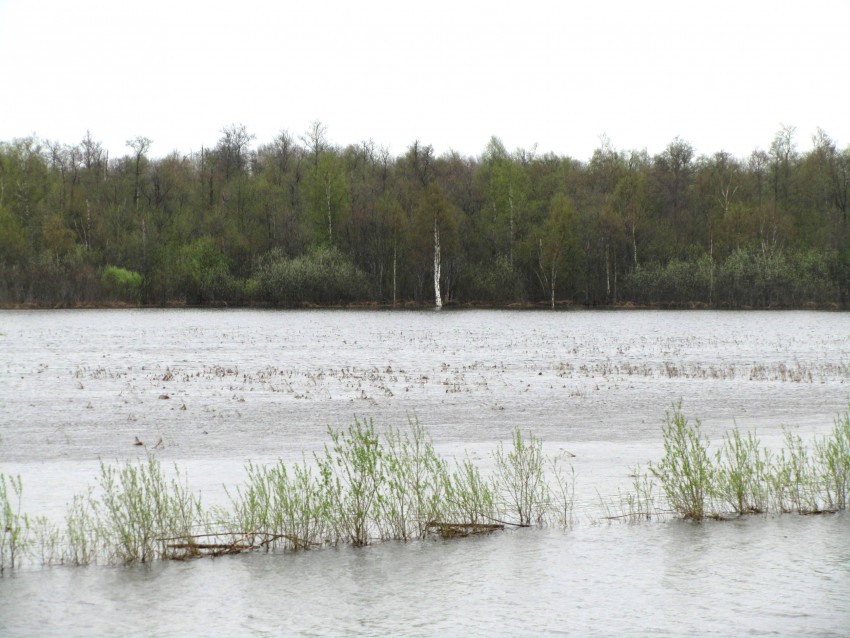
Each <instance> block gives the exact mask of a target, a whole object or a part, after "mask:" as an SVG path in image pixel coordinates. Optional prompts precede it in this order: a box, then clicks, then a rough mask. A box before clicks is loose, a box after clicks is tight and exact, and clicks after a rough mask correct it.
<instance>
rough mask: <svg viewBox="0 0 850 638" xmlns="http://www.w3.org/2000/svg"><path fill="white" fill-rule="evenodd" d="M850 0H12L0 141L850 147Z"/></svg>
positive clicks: (394, 147) (0, 2) (3, 30)
mask: <svg viewBox="0 0 850 638" xmlns="http://www.w3.org/2000/svg"><path fill="white" fill-rule="evenodd" d="M848 29H850V1H848V0H823V1H818V0H808V1H803V0H799V1H796V2H785V1H781V0H772V1H761V0H758V1H748V0H732V1H727V0H705V1H702V2H687V1H685V0H675V1H674V0H671V1H660V0H645V1H636V0H633V1H620V0H595V1H592V2H591V1H583V2H569V1H567V0H561V1H551V2H549V1H542V0H520V1H517V0H513V1H510V2H503V1H500V0H491V1H489V2H471V1H470V2H466V1H464V0H452V1H444V0H426V1H423V2H416V3H412V2H403V1H398V0H396V1H374V2H372V1H369V0H359V1H357V0H347V1H345V0H327V1H309V0H298V1H296V2H290V1H288V0H278V1H276V2H263V1H255V0H239V1H236V2H233V1H227V2H220V1H215V0H208V1H206V2H183V1H181V0H170V1H168V2H163V1H160V0H145V1H134V2H125V1H124V0H75V1H71V0H58V1H50V0H0V86H1V87H2V89H0V140H3V141H8V140H11V139H12V138H15V137H23V136H26V135H30V134H33V133H34V134H36V135H38V136H39V137H41V138H42V139H49V140H58V141H60V142H64V143H75V142H79V141H80V140H81V139H82V138H83V136H84V135H85V132H86V130H87V129H89V130H91V132H92V135H93V137H94V138H95V139H96V140H99V141H101V142H102V143H103V144H104V146H105V147H106V148H108V149H109V151H110V155H111V156H112V157H115V156H119V155H123V154H125V153H127V152H129V149H128V148H127V147H126V146H125V141H126V140H127V139H129V138H132V137H135V136H137V135H145V136H147V137H149V138H151V139H152V140H153V145H152V148H151V151H150V152H151V155H153V156H156V157H161V156H163V155H166V154H167V153H169V152H171V151H172V150H175V149H176V150H179V151H181V152H184V153H188V152H189V151H191V150H197V149H199V148H200V147H201V145H206V146H210V145H214V144H215V143H216V141H217V140H218V138H219V137H220V131H221V129H222V128H223V127H224V126H226V125H229V124H233V123H243V124H245V125H246V126H247V128H248V130H249V132H251V133H253V134H254V135H256V140H255V145H256V144H258V143H266V142H269V141H271V140H272V139H273V137H274V136H275V135H276V134H277V133H278V132H280V131H281V130H283V129H287V130H289V131H290V132H291V133H293V134H294V135H296V136H300V135H302V134H303V133H304V132H305V131H306V129H307V128H308V126H309V124H310V122H312V121H313V120H320V121H321V122H323V123H324V124H325V125H326V126H327V132H328V137H329V139H330V141H331V142H333V143H335V144H340V145H344V144H348V143H356V142H360V141H363V140H366V139H369V138H371V139H373V140H374V141H375V143H376V144H378V145H383V146H386V147H388V148H389V150H390V152H391V153H393V154H394V155H399V154H401V153H403V152H404V150H405V149H406V148H407V146H409V144H410V143H411V142H413V140H415V139H419V140H421V141H422V142H424V143H428V144H432V145H433V146H434V147H435V150H436V151H437V152H438V153H442V152H444V151H446V150H449V149H454V150H457V151H459V152H461V153H463V154H465V155H479V154H480V153H481V152H482V151H483V149H484V146H485V145H486V143H487V141H488V140H489V138H490V136H491V135H497V136H499V137H501V138H502V140H503V141H504V143H505V145H506V146H507V147H508V148H509V149H514V148H517V147H523V148H530V147H531V146H533V145H534V144H537V146H538V150H539V151H541V152H545V151H554V152H556V153H558V154H562V155H570V156H572V157H575V158H578V159H581V160H586V159H588V158H589V157H590V155H591V154H592V152H593V149H594V148H597V147H598V146H599V136H600V135H602V134H603V133H604V134H607V135H608V137H609V138H610V139H611V142H612V143H613V145H614V146H615V147H616V148H618V149H631V148H638V149H640V148H646V149H647V150H648V151H649V152H650V153H651V154H654V153H657V152H659V151H661V150H662V149H663V148H664V147H665V146H666V145H667V144H668V143H669V142H670V141H671V140H672V139H673V138H674V137H675V136H677V135H678V136H681V137H682V138H683V139H685V140H687V141H689V142H690V143H691V144H693V146H694V147H695V148H696V150H697V151H698V152H699V153H713V152H715V151H719V150H727V151H729V152H731V153H733V154H735V155H738V156H744V155H748V154H749V153H750V152H751V151H752V150H754V149H755V148H757V147H761V148H767V147H769V145H770V142H771V140H772V139H773V136H774V134H775V133H776V131H777V130H778V129H779V127H780V123H784V124H788V125H794V126H796V127H797V142H798V145H799V147H800V148H801V149H803V150H805V149H807V148H809V147H810V138H811V135H812V134H813V133H814V131H815V128H816V127H818V126H820V127H822V128H824V129H825V130H826V131H827V132H828V133H829V134H830V135H831V136H832V137H833V138H834V139H836V140H837V141H838V142H839V144H840V145H841V147H846V146H847V145H848V143H850V43H849V42H850V40H848V36H847V33H848Z"/></svg>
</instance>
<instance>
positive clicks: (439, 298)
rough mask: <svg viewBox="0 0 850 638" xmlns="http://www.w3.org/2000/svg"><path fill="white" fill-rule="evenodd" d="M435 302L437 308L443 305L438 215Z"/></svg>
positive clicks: (435, 233) (435, 228)
mask: <svg viewBox="0 0 850 638" xmlns="http://www.w3.org/2000/svg"><path fill="white" fill-rule="evenodd" d="M434 303H435V305H436V307H437V308H442V307H443V297H442V295H441V294H440V227H439V226H437V217H436V216H435V217H434Z"/></svg>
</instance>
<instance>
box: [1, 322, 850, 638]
mask: <svg viewBox="0 0 850 638" xmlns="http://www.w3.org/2000/svg"><path fill="white" fill-rule="evenodd" d="M848 366H850V314H846V313H818V312H775V313H774V312H771V313H760V312H751V313H732V312H729V313H713V312H690V313H687V312H643V311H635V312H614V313H611V312H559V313H549V312H499V311H455V312H452V311H448V312H445V311H444V312H441V313H433V312H392V313H391V312H360V311H310V312H294V311H291V312H272V311H268V312H264V311H188V310H186V311H155V310H151V311H49V312H30V311H14V312H0V472H4V473H6V474H18V473H19V474H21V475H22V477H23V480H24V509H25V510H26V511H28V512H29V513H30V514H32V515H42V514H43V515H46V516H48V517H51V518H54V519H56V520H59V519H61V517H62V515H63V513H64V509H65V505H66V503H67V502H68V501H69V500H70V499H71V497H72V496H73V494H75V493H77V492H80V491H81V490H83V489H84V488H85V487H86V486H87V485H90V484H92V483H93V481H94V479H95V477H96V474H97V467H98V462H99V459H103V460H105V461H107V462H108V461H113V460H123V459H128V458H136V457H141V456H144V454H145V453H146V450H147V451H151V452H152V453H153V454H155V455H157V457H158V458H160V459H162V460H163V461H164V462H165V463H167V464H169V463H171V462H172V461H174V462H176V463H177V464H178V465H179V466H181V467H182V468H185V470H186V471H187V472H188V477H189V482H190V485H191V486H192V487H193V489H196V490H198V491H199V492H201V493H202V495H203V498H204V501H205V503H206V504H214V503H223V502H225V500H226V497H225V495H224V491H223V489H222V484H223V483H224V484H228V485H231V486H232V485H235V484H237V483H238V482H239V481H241V479H242V478H243V470H242V468H243V464H244V462H245V461H246V460H248V459H251V460H254V461H259V462H264V461H273V460H275V459H278V458H283V459H285V460H292V459H297V458H300V456H301V454H302V453H307V454H310V453H312V452H313V451H315V450H319V449H320V448H321V446H322V445H323V444H324V443H325V441H326V440H327V437H326V426H327V425H328V424H331V425H334V426H335V427H345V426H347V425H348V424H349V423H350V422H351V421H352V419H353V416H354V415H358V416H361V417H373V418H374V420H375V423H376V425H377V426H378V427H381V426H382V425H386V424H393V425H404V424H405V423H406V422H407V419H408V417H410V416H416V417H418V418H419V420H420V421H421V422H422V423H423V424H424V425H425V426H426V427H427V428H428V430H429V431H430V432H431V434H432V436H433V438H434V440H435V442H436V444H437V447H438V450H439V451H440V452H442V453H443V454H444V455H446V456H457V455H462V454H464V453H469V454H470V456H472V457H473V458H474V459H475V460H477V461H478V462H479V463H480V465H481V466H482V467H483V468H484V469H486V468H487V467H488V464H489V462H490V461H489V454H490V452H491V450H492V449H493V447H494V445H495V444H496V442H497V441H499V440H503V439H506V438H507V437H508V436H509V434H510V432H511V430H512V429H513V428H514V427H515V426H516V425H519V426H521V427H522V428H523V429H530V430H531V431H533V432H534V433H535V434H537V435H538V436H541V437H542V438H543V440H544V442H545V443H544V444H545V449H546V451H547V452H549V453H551V454H556V453H561V452H569V453H570V454H573V455H575V456H574V457H572V463H573V466H574V468H575V473H576V479H575V481H576V486H575V487H576V497H577V519H578V522H577V524H576V526H575V527H574V529H572V530H570V531H560V530H551V529H550V530H535V529H531V530H519V531H513V532H508V533H504V534H498V535H495V536H491V537H488V538H477V539H467V540H462V541H454V542H443V541H423V542H416V543H409V544H407V545H404V544H396V543H387V544H378V545H374V546H371V547H368V548H366V549H359V550H355V549H352V548H348V547H343V548H338V549H327V550H320V551H314V552H309V553H303V554H297V555H291V554H272V555H267V554H252V555H243V556H237V557H229V558H223V559H216V560H204V561H195V562H190V563H158V564H154V565H151V566H143V567H132V568H123V567H120V568H119V567H104V566H95V567H87V568H70V567H53V568H39V567H35V566H33V567H30V568H27V569H24V570H21V571H19V572H17V573H16V574H14V575H13V576H11V577H9V576H4V577H2V578H0V635H4V636H5V635H33V634H40V635H98V634H110V635H115V634H122V635H127V634H137V635H196V634H197V635H234V634H235V635H244V634H259V635H286V634H313V635H338V634H363V635H375V634H382V635H403V634H408V635H450V634H456V635H468V634H483V635H517V634H552V633H566V634H573V635H592V634H598V635H610V634H617V635H694V634H698V635H706V634H716V635H742V634H775V635H805V634H810V635H830V634H831V635H847V633H848V631H849V630H848V627H850V517H848V516H847V515H846V514H839V515H834V516H822V517H799V516H792V515H788V516H782V517H770V518H761V517H756V518H750V519H745V520H740V521H733V522H725V523H718V522H713V523H706V524H701V525H695V524H690V523H684V522H679V521H671V522H666V523H647V524H641V525H627V524H618V523H608V522H603V516H604V514H605V510H606V509H607V508H614V509H615V508H616V503H617V502H618V494H619V493H620V491H624V490H627V489H629V487H630V484H631V479H630V478H629V475H630V474H631V472H632V468H633V467H634V466H635V465H638V464H646V463H647V462H648V461H650V460H653V459H655V460H657V459H659V458H660V456H661V452H662V450H661V436H660V432H661V429H660V424H661V421H662V419H663V415H664V411H665V409H667V408H668V407H669V406H670V404H671V402H672V401H676V400H678V399H680V398H681V399H682V401H683V408H684V410H685V412H686V413H687V414H689V415H691V416H694V417H700V418H701V419H702V422H703V425H704V431H705V432H706V433H707V434H708V435H709V437H710V438H711V439H712V440H713V441H719V440H720V437H721V435H722V433H723V432H724V431H725V430H726V429H728V428H729V427H731V426H732V424H733V421H736V422H737V423H738V424H739V426H741V427H742V428H746V429H756V430H757V432H758V434H759V435H760V437H761V439H762V442H763V443H764V444H766V445H768V446H769V447H772V448H773V449H778V448H779V446H780V444H781V426H783V425H785V426H787V427H789V428H791V429H792V430H794V431H795V432H799V433H801V434H802V435H803V436H804V438H805V437H810V436H813V435H819V434H824V433H826V432H827V431H828V430H829V429H830V428H831V426H832V420H833V417H834V416H835V415H836V414H837V413H838V412H841V411H844V410H845V409H846V408H847V401H848V394H850V367H848ZM165 397H167V398H165ZM135 437H138V438H139V439H140V440H142V441H144V442H145V443H146V448H145V447H138V446H135V445H133V442H134V440H135ZM157 444H159V445H158V446H157ZM155 447H156V449H154V448H155Z"/></svg>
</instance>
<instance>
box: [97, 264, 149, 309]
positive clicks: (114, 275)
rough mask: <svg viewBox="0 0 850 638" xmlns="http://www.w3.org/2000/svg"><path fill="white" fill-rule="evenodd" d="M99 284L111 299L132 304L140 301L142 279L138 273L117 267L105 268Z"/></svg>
mask: <svg viewBox="0 0 850 638" xmlns="http://www.w3.org/2000/svg"><path fill="white" fill-rule="evenodd" d="M100 282H101V283H102V284H103V290H104V292H105V293H106V294H107V295H108V296H109V297H110V298H111V299H119V300H121V301H128V302H132V303H138V302H139V301H140V300H141V295H142V283H143V278H142V275H141V274H140V273H137V272H135V271H133V270H127V269H126V268H121V267H119V266H106V267H105V268H104V269H103V271H102V272H101V275H100Z"/></svg>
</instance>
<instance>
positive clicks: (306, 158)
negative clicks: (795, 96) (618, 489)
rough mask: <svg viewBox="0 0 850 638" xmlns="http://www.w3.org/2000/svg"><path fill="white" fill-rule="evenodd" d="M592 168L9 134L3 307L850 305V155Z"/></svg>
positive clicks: (531, 155)
mask: <svg viewBox="0 0 850 638" xmlns="http://www.w3.org/2000/svg"><path fill="white" fill-rule="evenodd" d="M812 141H813V144H812V148H811V150H810V151H808V152H804V153H803V152H799V151H798V149H797V140H796V139H795V129H794V128H793V127H787V126H783V127H781V129H780V130H779V131H778V132H777V134H776V136H775V138H774V139H773V140H772V141H770V143H769V149H768V150H766V151H765V150H754V151H753V152H752V153H751V154H750V155H749V157H746V158H737V157H733V156H731V155H729V154H728V153H724V152H717V153H715V154H713V155H710V156H697V155H696V153H695V151H694V149H693V147H692V146H691V145H690V144H689V143H687V142H686V141H685V140H682V139H680V138H676V139H674V140H673V141H671V142H670V144H669V145H668V146H667V147H666V148H665V149H664V150H663V152H661V153H660V154H658V155H654V156H650V155H649V154H648V153H647V152H646V151H621V150H617V149H615V148H614V147H613V146H612V145H611V143H610V142H609V141H608V140H607V139H605V138H604V137H603V138H602V139H601V141H600V145H599V148H598V149H596V151H595V152H594V153H593V156H592V157H591V158H590V160H589V161H587V162H582V161H578V160H575V159H571V158H569V157H560V156H556V155H553V154H538V153H537V152H536V151H535V150H533V149H532V150H523V149H518V150H515V151H509V150H508V149H506V148H505V146H504V144H502V142H501V141H500V140H499V139H498V138H495V137H494V138H492V139H491V140H490V142H489V143H488V144H487V146H486V148H484V149H483V152H482V153H481V155H480V156H479V157H474V158H473V157H465V156H462V155H460V154H457V153H447V154H444V155H440V156H437V155H436V154H435V153H434V151H433V149H432V147H430V146H428V145H425V144H422V143H420V142H418V141H417V142H414V143H413V144H411V145H410V147H409V148H408V149H407V150H406V152H404V154H402V155H401V156H399V157H393V156H391V155H390V154H389V152H388V151H387V150H385V149H383V148H381V147H379V146H376V145H375V144H374V143H372V142H371V141H370V142H365V143H360V144H356V145H349V146H345V147H339V146H336V145H333V144H331V143H330V142H329V140H328V136H327V131H326V128H325V126H324V125H323V124H321V123H320V122H314V123H313V124H312V125H311V126H310V128H309V130H308V131H306V132H305V133H304V134H303V135H293V134H290V133H289V132H283V133H281V134H280V135H279V136H278V137H277V138H276V139H274V140H272V141H271V142H269V143H266V144H255V143H254V136H253V135H251V134H250V133H249V131H248V130H247V129H246V128H245V127H244V126H242V125H232V126H228V127H226V128H224V129H222V131H221V137H220V138H219V139H218V142H217V143H216V144H215V145H214V146H212V147H210V148H201V149H200V150H199V151H195V152H191V153H189V154H182V153H178V152H174V153H172V154H171V155H168V156H167V157H162V158H158V159H157V158H153V157H150V156H149V152H148V151H149V149H150V145H151V140H149V139H147V138H145V137H137V138H135V139H132V140H129V141H128V142H127V153H126V154H125V155H124V156H122V157H117V158H111V157H109V156H108V154H107V153H106V152H105V151H104V149H103V146H102V144H100V143H99V142H97V141H95V139H93V137H92V135H91V134H90V133H87V134H86V136H85V138H84V139H83V140H82V141H81V142H80V143H78V144H70V145H68V144H64V143H59V142H51V141H43V140H39V139H37V138H34V137H29V138H25V139H16V140H12V141H10V142H5V143H0V304H2V305H5V306H21V305H23V306H27V305H36V306H50V307H53V306H61V307H73V306H87V305H98V304H113V303H127V304H145V305H157V304H182V303H185V304H192V305H195V304H213V305H224V304H227V305H280V306H302V305H311V304H317V305H335V304H352V303H365V304H381V305H395V304H399V305H401V304H411V303H413V304H429V305H433V304H435V303H436V305H441V304H466V303H479V304H490V305H499V306H508V305H513V304H534V305H541V306H544V307H545V306H554V305H559V304H583V305H589V306H609V305H630V304H637V305H654V304H659V305H675V306H691V305H693V306H709V307H718V308H740V307H758V308H762V307H803V306H809V305H818V306H827V307H846V306H847V305H848V303H849V302H850V225H848V208H847V195H848V185H849V184H850V148H846V149H843V150H842V149H841V148H839V146H838V145H837V143H836V142H835V141H834V140H832V139H831V138H830V137H829V136H828V135H827V134H826V133H825V132H824V131H821V130H818V131H817V132H816V134H815V135H814V137H813V140H812Z"/></svg>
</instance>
